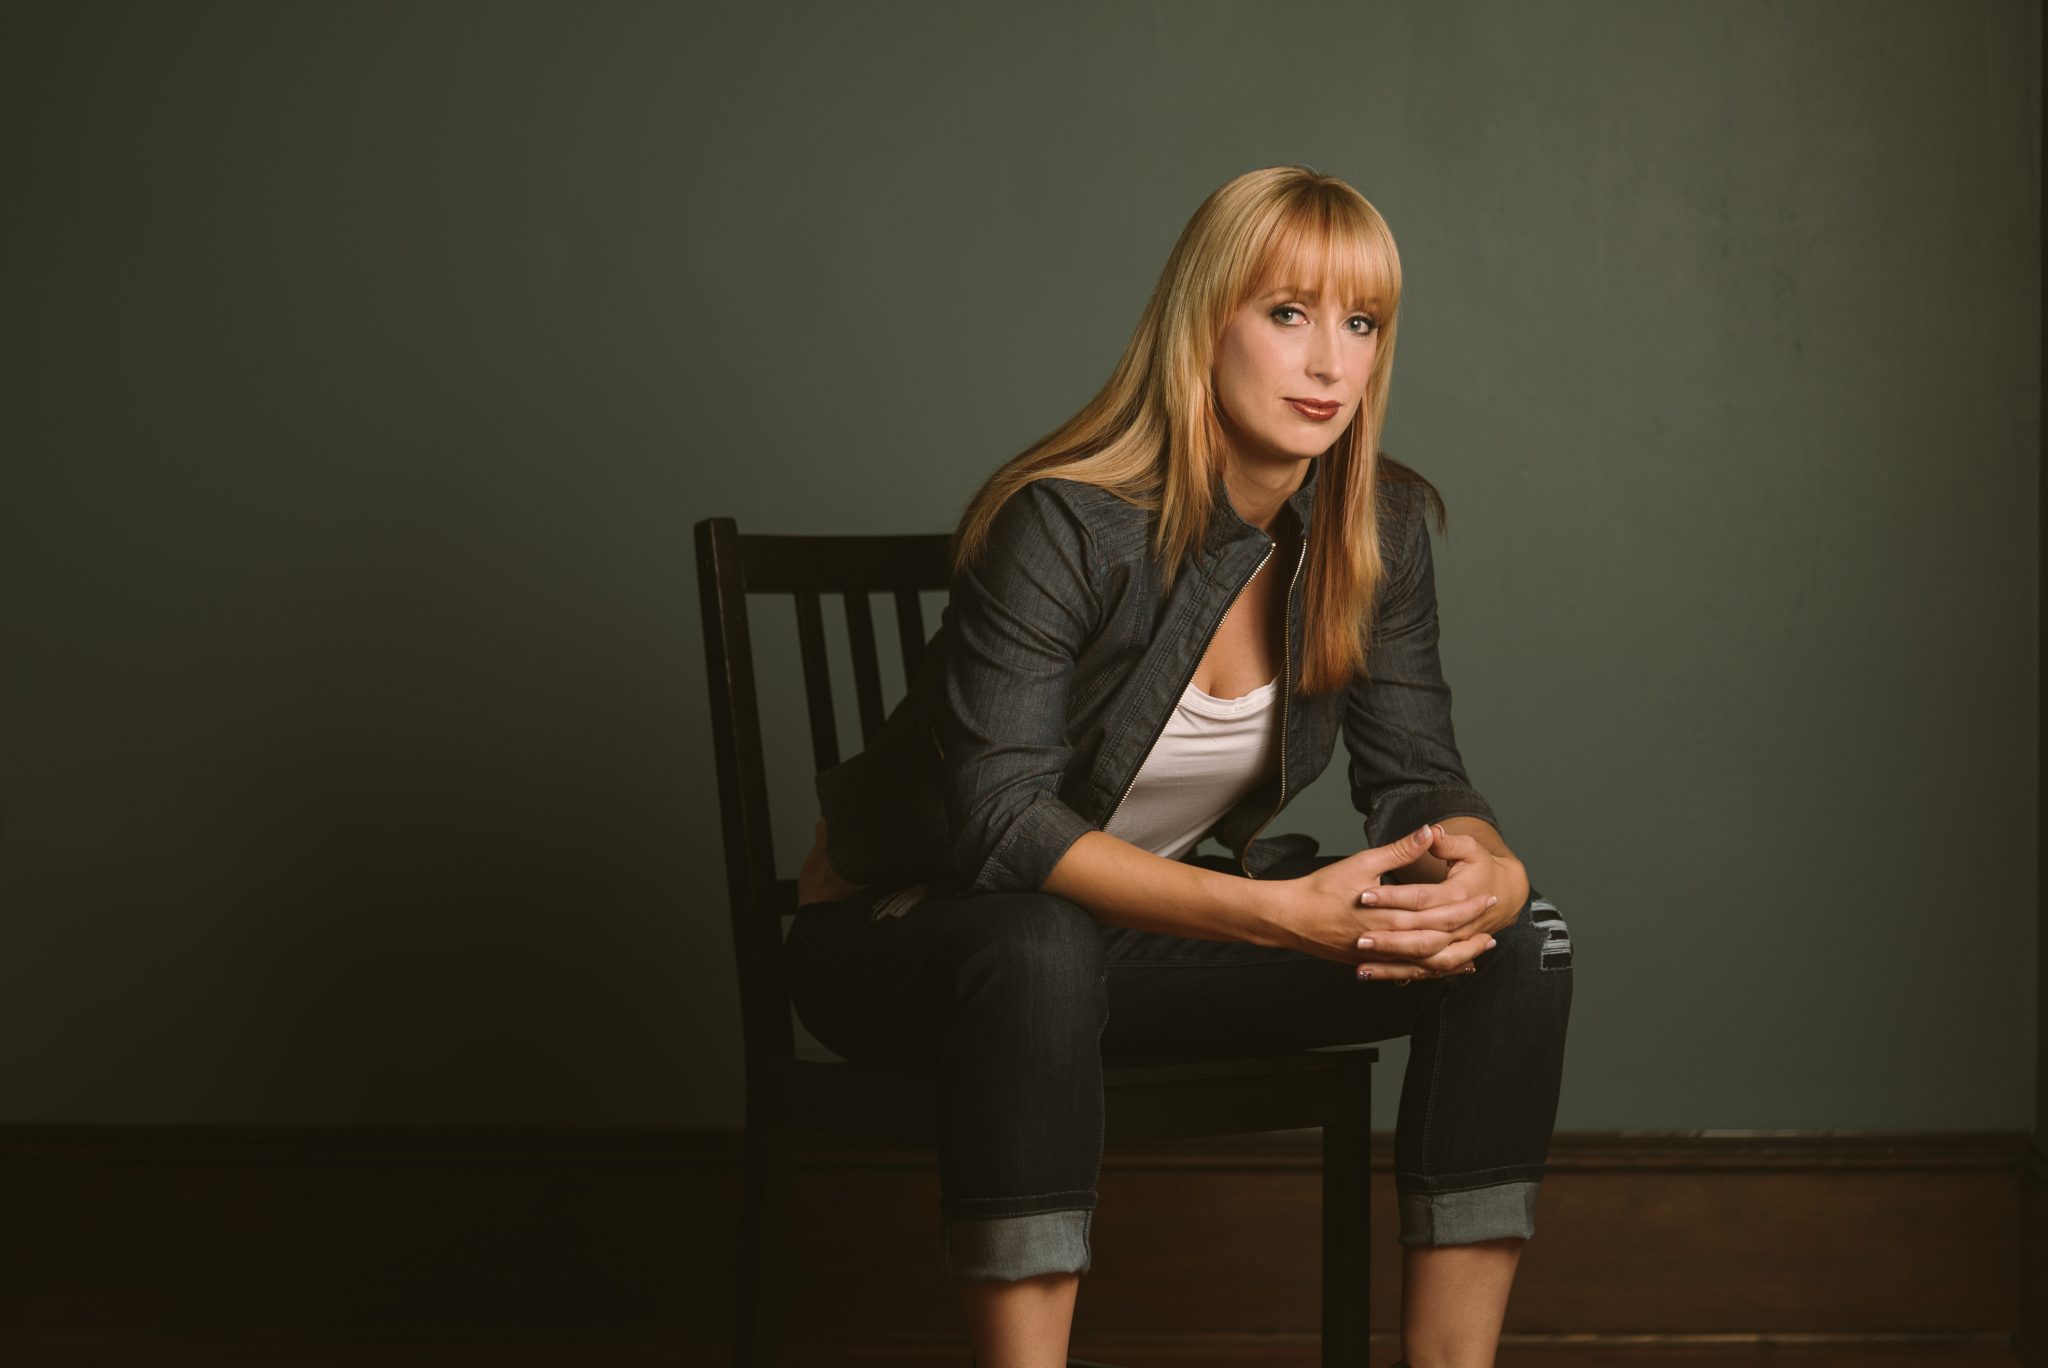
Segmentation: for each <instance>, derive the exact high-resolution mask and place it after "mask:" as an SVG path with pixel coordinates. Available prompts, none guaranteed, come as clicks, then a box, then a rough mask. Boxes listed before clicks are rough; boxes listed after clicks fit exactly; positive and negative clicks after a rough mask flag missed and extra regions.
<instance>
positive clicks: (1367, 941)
mask: <svg viewBox="0 0 2048 1368" xmlns="http://www.w3.org/2000/svg"><path fill="white" fill-rule="evenodd" d="M1358 948H1359V949H1361V950H1370V949H1372V937H1371V936H1360V937H1359V938H1358Z"/></svg>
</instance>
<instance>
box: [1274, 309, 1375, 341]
mask: <svg viewBox="0 0 2048 1368" xmlns="http://www.w3.org/2000/svg"><path fill="white" fill-rule="evenodd" d="M1300 312H1301V310H1300V309H1297V308H1295V307H1294V306H1293V305H1292V304H1282V305H1281V306H1280V307H1279V308H1277V309H1275V310H1273V312H1272V314H1271V315H1270V317H1271V318H1272V319H1273V321H1274V322H1275V323H1285V322H1286V321H1287V320H1286V319H1285V318H1283V317H1281V315H1283V314H1298V313H1300ZM1346 321H1347V322H1351V323H1363V324H1365V326H1364V327H1363V328H1355V329H1353V331H1354V332H1356V333H1357V334H1358V336H1360V337H1371V336H1372V335H1373V334H1374V333H1376V332H1378V331H1379V330H1380V324H1379V320H1378V319H1376V318H1374V317H1373V316H1372V315H1371V314H1353V315H1351V317H1350V318H1349V319H1347V320H1346Z"/></svg>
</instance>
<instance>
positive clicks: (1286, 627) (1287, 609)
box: [1237, 532, 1308, 879]
mask: <svg viewBox="0 0 2048 1368" xmlns="http://www.w3.org/2000/svg"><path fill="white" fill-rule="evenodd" d="M1307 559H1308V535H1307V533H1305V532H1304V533H1303V534H1302V538H1301V554H1300V555H1298V556H1296V557H1295V558H1294V573H1293V574H1292V575H1291V576H1289V577H1288V580H1287V597H1286V598H1285V599H1283V600H1281V603H1280V633H1281V636H1280V685H1281V687H1280V801H1279V802H1277V803H1275V804H1274V805H1273V810H1272V811H1271V812H1269V813H1267V814H1266V820H1265V821H1263V822H1261V823H1259V824H1258V826H1257V827H1256V828H1254V829H1253V831H1252V834H1251V836H1250V837H1249V838H1248V839H1247V840H1246V841H1245V843H1244V850H1243V851H1242V852H1241V853H1240V854H1239V855H1238V857H1237V867H1238V868H1239V869H1242V870H1243V871H1244V876H1245V877H1246V878H1247V879H1255V878H1257V877H1258V875H1256V874H1254V873H1252V869H1251V866H1250V865H1248V864H1246V863H1245V862H1244V857H1245V856H1246V855H1249V854H1251V851H1252V842H1253V841H1256V840H1258V839H1259V832H1261V831H1264V830H1265V829H1266V828H1267V827H1269V826H1271V825H1272V824H1273V819H1274V818H1275V817H1278V816H1279V815H1280V809H1281V808H1284V807H1286V806H1287V696H1288V695H1289V694H1291V693H1293V692H1294V681H1293V680H1291V679H1289V678H1288V674H1289V673H1290V670H1291V667H1292V666H1293V664H1294V581H1295V580H1298V579H1300V578H1301V563H1302V562H1303V561H1305V560H1307Z"/></svg>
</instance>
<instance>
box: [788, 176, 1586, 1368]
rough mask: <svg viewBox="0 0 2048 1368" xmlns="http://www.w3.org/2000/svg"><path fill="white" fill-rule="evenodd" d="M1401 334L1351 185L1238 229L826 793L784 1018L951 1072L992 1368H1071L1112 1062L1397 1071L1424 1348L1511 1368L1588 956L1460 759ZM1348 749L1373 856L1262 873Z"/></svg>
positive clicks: (1293, 844)
mask: <svg viewBox="0 0 2048 1368" xmlns="http://www.w3.org/2000/svg"><path fill="white" fill-rule="evenodd" d="M1400 297H1401V273H1400V261H1399V258H1398V256H1397V255H1396V253H1395V248H1394V242H1393V238H1392V235H1391V234H1390V233H1389V231H1388V229H1387V226H1386V224H1385V222H1384V220H1382V219H1381V217H1380V215H1379V214H1378V212H1377V211H1375V210H1374V209H1373V207H1372V206H1371V205H1370V204H1368V203H1367V202H1366V200H1365V199H1364V198H1363V197H1362V196H1360V195H1359V194H1358V192H1357V191H1356V190H1354V189H1352V188H1351V187H1350V186H1348V185H1346V184H1344V183H1343V182H1342V181H1339V180H1337V179H1335V178H1333V177H1328V176H1321V175H1317V174H1315V173H1314V172H1312V171H1310V170H1308V169H1307V168H1303V167H1275V168H1268V169H1265V170H1260V171H1254V172H1250V173H1248V174H1246V175H1243V176H1240V177H1238V178H1237V179H1236V180H1233V181H1231V182H1230V183H1229V184H1227V185H1225V186H1223V187H1222V188H1221V189H1219V190H1217V191H1216V192H1215V193H1214V194H1213V195H1211V196H1210V197H1209V198H1208V199H1207V200H1206V201H1205V202H1204V203H1203V204H1202V206H1201V208H1200V209H1198V210H1197V211H1196V213H1195V215H1194V217H1193V219H1192V220H1190V222H1189V223H1188V225H1187V227H1186V229H1185V230H1184V231H1183V232H1182V233H1181V236H1180V240H1179V241H1178V242H1177V243H1176V244H1175V246H1174V249H1173V253H1172V255H1171V256H1170V257H1169V259H1168V261H1167V263H1166V267H1165V270H1164V272H1163V273H1162V275H1161V277H1160V280H1159V283H1158V286H1157V288H1156V289H1155V290H1154V291H1153V294H1152V298H1151V300H1150V302H1149V303H1148V304H1147V306H1146V308H1145V312H1144V316H1143V317H1142V318H1141V319H1140V320H1139V323H1138V327H1137V330H1136V332H1135V333H1134V334H1133V336H1132V338H1131V341H1130V344H1129V346H1128V347H1127V348H1126V349H1125V352H1124V355H1123V358H1122V360H1121V361H1120V362H1119V364H1118V366H1117V368H1116V371H1115V373H1114V374H1113V375H1112V376H1111V377H1110V380H1109V382H1108V384H1106V385H1105V386H1104V387H1103V389H1102V391H1101V392H1100V393H1099V394H1097V395H1096V396H1095V398H1094V399H1093V400H1092V401H1090V402H1089V404H1088V405H1087V406H1086V407H1085V408H1083V409H1082V410H1081V412H1080V413H1078V414H1077V415H1076V416H1075V417H1074V418H1072V419H1071V420H1070V421H1068V422H1067V423H1066V424H1065V425H1064V426H1062V427H1061V428H1059V429H1058V430H1057V431H1055V432H1053V433H1052V434H1051V435H1050V436H1048V437H1046V438H1045V439H1043V440H1042V441H1040V442H1038V443H1037V444H1035V445H1034V446H1032V447H1031V448H1030V449H1029V450H1027V451H1025V452H1023V453H1022V454H1021V455H1019V456H1017V457H1015V458H1014V459H1012V460H1011V461H1009V462H1007V463H1006V464H1004V465H1003V466H1002V467H1001V468H1000V469H998V470H997V471H996V472H995V473H994V474H993V475H992V476H991V477H990V478H989V479H988V481H987V482H986V484H985V485H984V486H983V487H982V489H981V490H980V492H979V493H978V494H977V495H976V496H975V497H974V499H973V500H972V501H971V502H970V504H969V505H968V508H967V510H966V512H965V514H964V515H963V517H962V519H961V522H960V525H959V527H958V529H957V530H956V533H955V535H954V539H953V562H952V571H953V573H952V584H951V600H950V602H949V603H948V605H947V608H946V611H945V614H944V616H943V618H942V621H941V624H940V627H939V630H938V632H937V633H936V634H935V635H934V636H933V638H932V641H931V643H930V645H929V648H928V650H927V653H926V657H925V660H924V663H923V665H922V667H921V669H920V671H919V674H918V677H917V678H916V679H915V680H913V681H912V683H911V687H910V690H909V692H908V694H907V695H906V697H905V698H904V700H903V702H902V703H901V704H899V705H898V707H897V708H896V710H895V711H894V712H892V713H891V714H890V716H889V719H888V721H887V724H886V725H885V726H884V728H883V730H882V731H881V733H880V734H879V735H878V736H877V737H876V738H875V740H874V742H873V743H872V744H871V745H870V746H869V747H868V748H867V749H866V750H865V751H863V752H862V753H861V754H860V755H859V756H856V757H854V758H853V759H852V760H849V761H848V762H846V763H845V764H842V765H840V766H838V767H836V768H834V769H832V770H828V771H826V772H825V773H823V774H821V775H820V776H819V777H818V792H819V796H820V799H821V802H822V810H823V814H824V815H823V818H822V819H821V820H820V822H819V824H818V829H817V830H818V845H817V846H816V848H814V849H813V850H812V852H811V855H810V857H809V859H807V860H806V862H805V866H804V870H803V874H802V876H801V878H800V880H799V903H800V910H799V912H798V914H797V917H796V920H795V925H794V927H793V929H792V931H791V934H790V937H789V941H788V962H789V968H790V986H791V997H792V1000H793V1002H794V1003H795V1006H796V1009H797V1012H798V1014H799V1016H800V1017H801V1018H802V1019H803V1021H804V1024H805V1026H806V1028H807V1029H809V1030H810V1031H811V1032H812V1033H813V1034H814V1035H816V1036H817V1038H818V1039H819V1040H820V1041H821V1042H822V1043H824V1044H825V1045H826V1046H828V1047H829V1048H831V1049H833V1050H835V1051H836V1052H838V1053H840V1054H842V1055H844V1056H845V1057H847V1058H850V1059H854V1060H861V1061H872V1062H876V1063H883V1064H891V1065H896V1066H900V1067H909V1068H921V1069H928V1070H933V1071H936V1072H937V1073H938V1075H939V1077H940V1079H941V1090H940V1091H941V1097H942V1120H941V1144H940V1174H941V1184H942V1200H941V1208H942V1218H943V1219H942V1223H941V1227H942V1244H941V1249H942V1255H943V1260H944V1265H945V1269H946V1272H947V1273H948V1275H949V1276H950V1277H952V1278H954V1279H955V1280H957V1282H958V1284H959V1287H960V1293H961V1299H962V1305H963V1308H964V1310H965V1312H966V1315H967V1320H968V1323H969V1328H970V1332H971V1334H972V1336H973V1339H974V1343H975V1346H976V1352H977V1359H978V1362H979V1363H981V1364H982V1365H985V1366H986V1368H993V1366H994V1365H1010V1364H1039V1363H1044V1364H1053V1365H1057V1364H1062V1363H1064V1362H1065V1354H1066V1348H1067V1341H1068V1331H1069V1328H1070V1326H1071V1322H1072V1316H1073V1307H1074V1301H1075V1296H1076V1292H1077V1290H1078V1285H1079V1275H1080V1274H1081V1273H1083V1272H1085V1271H1087V1269H1088V1267H1089V1262H1090V1255H1089V1244H1088V1232H1089V1223H1090V1220H1091V1218H1092V1215H1093V1211H1094V1207H1095V1184H1096V1179H1097V1176H1098V1174H1099V1171H1100V1164H1101V1137H1102V1109H1103V1098H1102V1072H1101V1051H1103V1050H1105V1049H1108V1050H1115V1049H1145V1048H1190V1047H1206V1048H1217V1049H1263V1048H1270V1047H1275V1046H1280V1047H1296V1046H1310V1045H1325V1044H1337V1043H1343V1042H1360V1041H1372V1040H1383V1039H1386V1038H1388V1037H1391V1036H1399V1035H1407V1036H1409V1037H1410V1038H1411V1045H1412V1048H1411V1050H1410V1053H1409V1059H1408V1068H1407V1074H1406V1077H1405V1079H1404V1082H1403V1087H1402V1093H1401V1108H1400V1116H1399V1121H1398V1124H1397V1128H1396V1132H1395V1179H1396V1186H1397V1189H1398V1192H1399V1195H1400V1222H1401V1237H1400V1238H1401V1243H1402V1245H1403V1247H1404V1261H1403V1283H1404V1292H1403V1317H1402V1321H1403V1323H1402V1340H1403V1350H1404V1353H1405V1354H1406V1355H1407V1356H1408V1357H1409V1358H1410V1359H1412V1360H1414V1361H1415V1362H1416V1363H1417V1364H1418V1365H1438V1364H1461V1365H1462V1364H1490V1363H1491V1362H1492V1361H1493V1352H1494V1346H1495V1344H1496V1342H1497V1340H1498V1337H1499V1332H1500V1325H1501V1321H1502V1317H1503V1314H1504V1311H1505V1307H1506V1303H1507V1296H1508V1290H1509V1286H1510V1284H1511V1282H1512V1280H1513V1277H1514V1270H1515V1265H1516V1262H1517V1260H1518V1258H1519V1256H1520V1252H1521V1247H1522V1244H1523V1242H1524V1241H1525V1240H1526V1239H1527V1238H1528V1236H1529V1235H1530V1234H1531V1233H1533V1223H1532V1221H1531V1212H1532V1210H1533V1205H1534V1201H1535V1196H1536V1191H1537V1186H1538V1184H1539V1182H1540V1181H1541V1178H1542V1176H1543V1172H1544V1165H1545V1160H1546V1159H1547V1156H1548V1150H1549V1142H1550V1132H1551V1126H1552V1123H1553V1121H1554V1119H1555V1116H1556V1110H1557V1096H1558V1087H1559V1081H1560V1078H1561V1075H1562V1067H1563V1054H1564V1041H1565V1030H1566V1021H1567V1018H1568V1015H1569V1012H1570V1003H1571V986H1572V976H1571V974H1570V973H1569V972H1568V971H1569V969H1570V964H1571V960H1570V948H1569V947H1570V943H1569V940H1568V939H1567V938H1566V929H1565V925H1564V922H1563V919H1562V918H1561V917H1560V916H1559V915H1558V913H1557V910H1556V908H1555V907H1554V906H1552V905H1551V904H1550V903H1548V902H1546V901H1545V900H1543V899H1542V897H1541V896H1540V895H1539V894H1538V893H1537V892H1536V890H1535V889H1534V888H1533V887H1531V886H1530V884H1529V881H1528V876H1527V874H1526V872H1525V871H1524V869H1523V866H1522V864H1521V862H1520V861H1519V860H1518V859H1516V857H1515V856H1514V854H1513V853H1512V852H1511V851H1510V850H1509V849H1508V847H1507V845H1506V843H1505V842H1504V841H1503V840H1502V839H1501V836H1500V832H1499V829H1498V827H1499V823H1498V822H1497V821H1496V819H1495V817H1494V814H1493V810H1492V808H1491V807H1490V806H1489V805H1488V804H1487V802H1486V800H1485V799H1484V798H1483V797H1482V796H1481V795H1480V794H1479V793H1478V792H1477V791H1476V790H1475V789H1474V788H1473V787H1472V786H1471V784H1470V782H1469V781H1468V780H1467V778H1466V775H1465V771H1464V766H1463V763H1462V760H1461V759H1460V757H1459V754H1458V750H1457V745H1456V741H1455V738H1454V736H1453V732H1452V726H1451V715H1450V690H1449V689H1448V687H1446V685H1445V683H1444V680H1443V677H1442V673H1441V671H1440V669H1439V666H1438V658H1437V650H1436V642H1437V618H1436V603H1435V591H1434V580H1433V576H1432V572H1431V561H1430V541H1429V535H1428V532H1427V530H1426V528H1425V527H1424V524H1423V513H1424V508H1425V504H1429V505H1433V506H1434V509H1435V513H1436V517H1437V521H1438V527H1439V529H1440V530H1441V528H1442V526H1443V510H1442V504H1441V500H1440V499H1439V498H1438V497H1437V495H1436V491H1435V490H1434V488H1433V487H1431V486H1430V485H1429V484H1428V483H1427V482H1426V481H1424V480H1423V479H1422V478H1421V477H1420V476H1419V475H1417V474H1415V473H1414V472H1413V471H1411V470H1408V469H1407V468H1405V467H1403V466H1401V465H1399V464H1398V463H1396V462H1394V461H1393V460H1392V459H1391V458H1389V457H1386V456H1385V455H1384V454H1382V453H1381V452H1380V450H1379V447H1378V439H1379V434H1380V431H1381V426H1382V423H1383V421H1384V419H1385V415H1386V408H1387V392H1388V376H1389V372H1390V370H1391V367H1392V365H1393V358H1394V338H1395V330H1396V324H1397V320H1398V316H1399V308H1400ZM1339 735H1341V736H1342V737H1343V740H1344V743H1345V746H1346V749H1347V751H1348V753H1349V756H1350V764H1349V784H1350V792H1351V798H1352V802H1353V804H1354V806H1355V807H1356V808H1357V810H1358V812H1359V813H1360V814H1361V815H1362V816H1363V817H1364V819H1365V833H1366V838H1367V842H1368V848H1366V849H1363V850H1360V851H1357V852H1355V853H1353V854H1350V855H1343V856H1335V855H1330V856H1324V855H1318V854H1317V853H1316V852H1317V845H1316V842H1315V841H1314V840H1313V839H1311V838H1309V837H1306V836H1302V835H1299V834H1282V835H1274V836H1265V835H1263V833H1264V832H1265V830H1266V828H1267V827H1268V825H1269V824H1270V823H1271V822H1272V821H1273V820H1274V818H1276V817H1277V816H1278V815H1279V813H1280V812H1281V811H1282V810H1283V809H1284V808H1285V807H1286V805H1287V803H1288V801H1289V800H1290V799H1291V798H1292V797H1293V796H1294V795H1295V794H1297V793H1299V792H1300V791H1301V789H1302V788H1303V787H1305V786H1306V785H1307V784H1308V783H1309V782H1310V781H1312V780H1313V779H1314V778H1315V777H1316V776H1317V775H1318V774H1319V773H1320V772H1321V771H1322V769H1323V767H1324V765H1325V764H1326V763H1327V762H1328V760H1329V758H1330V756H1331V754H1332V752H1333V750H1334V748H1335V744H1336V740H1337V738H1338V736H1339ZM1205 837H1208V838H1213V839H1214V840H1215V841H1216V842H1218V843H1219V844H1220V845H1222V846H1223V847H1225V848H1226V849H1228V850H1229V851H1230V852H1231V855H1230V856H1229V857H1228V858H1226V857H1222V856H1214V855H1196V854H1194V853H1193V851H1194V847H1195V846H1196V845H1197V844H1199V843H1200V841H1201V840H1202V839H1203V838H1205ZM1365 1291H1366V1290H1365V1289H1364V1288H1360V1289H1358V1295H1360V1296H1364V1295H1365Z"/></svg>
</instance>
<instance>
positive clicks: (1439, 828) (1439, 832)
mask: <svg viewBox="0 0 2048 1368" xmlns="http://www.w3.org/2000/svg"><path fill="white" fill-rule="evenodd" d="M1432 829H1433V830H1434V831H1435V832H1436V834H1437V835H1438V836H1442V835H1443V834H1444V829H1443V827H1442V826H1440V825H1438V826H1434V827H1433V828H1432Z"/></svg>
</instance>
